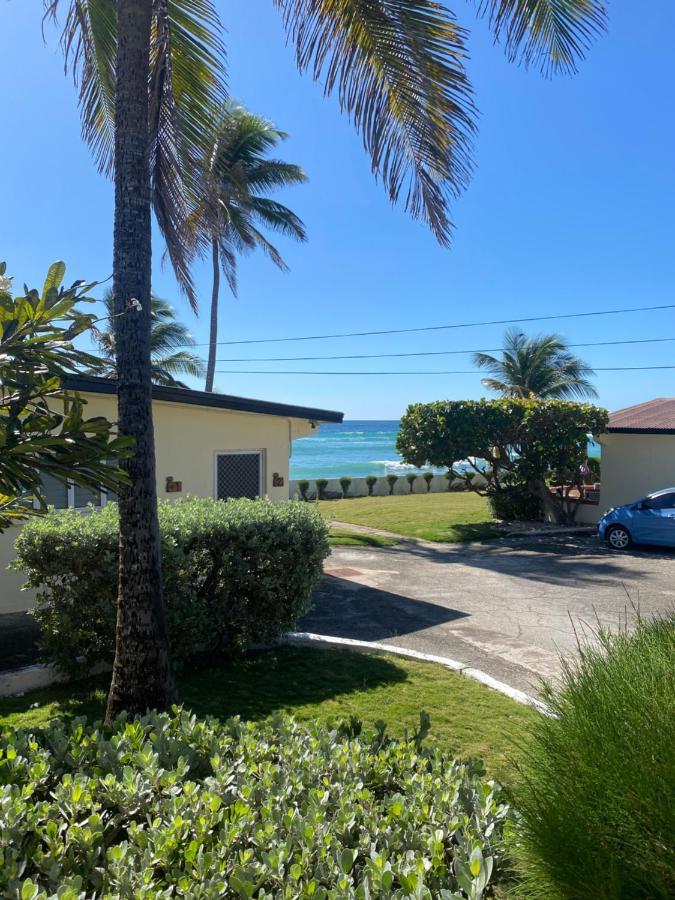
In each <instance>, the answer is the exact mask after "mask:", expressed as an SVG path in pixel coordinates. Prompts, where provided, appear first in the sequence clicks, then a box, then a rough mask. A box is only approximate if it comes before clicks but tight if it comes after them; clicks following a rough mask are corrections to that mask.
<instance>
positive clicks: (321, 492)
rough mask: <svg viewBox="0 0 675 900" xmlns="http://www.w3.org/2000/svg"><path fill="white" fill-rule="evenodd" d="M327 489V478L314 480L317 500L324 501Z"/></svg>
mask: <svg viewBox="0 0 675 900" xmlns="http://www.w3.org/2000/svg"><path fill="white" fill-rule="evenodd" d="M327 487H328V479H327V478H317V479H316V492H317V495H318V497H319V500H323V499H324V497H325V494H326V488H327Z"/></svg>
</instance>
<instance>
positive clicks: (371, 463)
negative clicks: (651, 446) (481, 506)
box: [291, 419, 600, 478]
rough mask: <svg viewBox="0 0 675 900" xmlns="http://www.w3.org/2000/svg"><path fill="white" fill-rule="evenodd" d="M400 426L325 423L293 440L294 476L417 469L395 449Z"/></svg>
mask: <svg viewBox="0 0 675 900" xmlns="http://www.w3.org/2000/svg"><path fill="white" fill-rule="evenodd" d="M398 429H399V421H398V419H385V420H379V421H377V420H372V419H367V420H363V421H358V420H353V421H350V422H342V423H341V424H339V425H338V424H326V425H322V426H321V428H320V429H318V430H317V431H316V432H315V433H314V434H312V435H310V436H309V437H305V438H300V439H299V440H297V441H293V453H292V456H291V478H341V477H342V476H343V475H344V476H346V477H348V478H362V477H364V476H365V475H389V474H390V473H391V474H394V475H401V474H403V473H405V472H415V471H418V470H416V469H415V467H414V466H409V465H407V464H406V463H404V462H403V460H402V459H401V457H400V456H399V455H398V453H397V452H396V435H397V434H398ZM589 454H590V455H592V456H598V457H599V456H600V447H599V446H598V445H597V444H594V443H593V442H592V441H591V442H589ZM426 471H428V470H426ZM436 471H439V472H443V471H445V470H444V469H438V470H436Z"/></svg>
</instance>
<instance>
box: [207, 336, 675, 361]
mask: <svg viewBox="0 0 675 900" xmlns="http://www.w3.org/2000/svg"><path fill="white" fill-rule="evenodd" d="M667 341H675V337H668V338H638V339H631V340H627V341H591V342H587V343H583V344H567V346H568V347H618V346H620V345H624V344H662V343H666V342H667ZM506 349H507V348H506V347H491V348H489V349H487V350H424V351H419V352H417V353H353V354H349V355H347V356H249V357H246V358H238V359H237V358H232V359H217V360H216V362H219V363H235V362H246V363H249V362H318V361H319V360H335V359H394V358H401V357H411V356H457V355H462V354H464V353H466V354H468V353H501V352H503V351H504V350H506Z"/></svg>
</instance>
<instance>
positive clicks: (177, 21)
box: [44, 0, 226, 308]
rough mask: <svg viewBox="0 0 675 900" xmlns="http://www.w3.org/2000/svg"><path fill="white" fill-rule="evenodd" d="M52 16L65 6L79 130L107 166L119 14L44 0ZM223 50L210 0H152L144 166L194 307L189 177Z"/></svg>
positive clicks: (109, 6) (110, 4)
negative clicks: (146, 161) (148, 139)
mask: <svg viewBox="0 0 675 900" xmlns="http://www.w3.org/2000/svg"><path fill="white" fill-rule="evenodd" d="M44 2H45V9H46V15H48V16H51V17H52V18H54V19H55V18H56V16H57V13H58V10H59V9H60V8H61V7H63V6H66V7H67V13H66V19H65V24H64V27H63V31H62V36H61V43H62V47H63V50H64V55H65V63H66V68H70V69H72V72H73V76H74V78H75V81H76V83H77V84H78V87H79V99H80V112H81V119H82V134H83V137H84V139H85V141H86V142H87V143H88V144H89V146H90V147H91V149H92V152H93V155H94V158H95V161H96V164H97V167H98V168H99V170H100V171H102V172H104V173H106V174H110V173H111V172H112V161H113V148H114V121H115V65H116V53H117V15H116V3H115V0H44ZM224 55H225V49H224V45H223V41H222V27H221V25H220V20H219V18H218V15H217V13H216V10H215V6H214V3H213V2H212V0H153V20H152V37H151V72H150V83H149V85H148V90H149V93H150V105H151V114H150V128H151V147H150V166H151V177H152V189H153V208H154V211H155V215H156V217H157V222H158V224H159V227H160V230H161V232H162V235H163V237H164V240H165V242H166V247H167V253H168V256H169V258H170V260H171V263H172V266H173V269H174V272H175V274H176V278H177V280H178V283H179V284H180V286H181V288H182V289H183V291H184V292H185V293H186V295H187V296H188V299H189V300H190V303H191V304H192V306H193V308H195V307H196V297H195V293H194V288H193V285H192V280H191V277H190V262H191V255H192V252H193V249H194V248H193V244H192V243H191V240H190V230H189V228H188V224H187V219H188V216H189V214H190V211H191V209H192V207H193V205H194V203H195V202H196V201H195V196H194V183H193V177H194V173H195V171H196V168H197V161H198V160H199V159H201V158H202V157H203V155H204V153H205V152H207V150H208V147H207V143H206V142H207V141H208V134H209V123H210V122H211V121H212V118H213V115H214V110H216V109H219V108H220V107H221V106H222V104H223V103H224V100H225V93H226V90H225V73H224V64H223V59H224Z"/></svg>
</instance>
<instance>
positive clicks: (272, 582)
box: [16, 498, 329, 672]
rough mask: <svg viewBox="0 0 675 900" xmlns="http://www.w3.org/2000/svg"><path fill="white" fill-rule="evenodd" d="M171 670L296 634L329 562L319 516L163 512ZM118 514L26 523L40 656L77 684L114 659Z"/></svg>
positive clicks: (181, 506)
mask: <svg viewBox="0 0 675 900" xmlns="http://www.w3.org/2000/svg"><path fill="white" fill-rule="evenodd" d="M159 523H160V532H161V542H162V572H163V578H164V596H165V598H166V604H167V616H168V623H169V636H170V640H171V648H172V653H173V656H174V659H176V660H177V661H182V660H185V659H187V658H189V657H190V656H191V655H193V654H194V653H195V651H196V650H200V651H204V652H207V653H214V654H219V655H222V654H232V653H235V652H239V651H241V650H242V649H244V648H246V647H248V646H250V645H251V644H255V643H260V642H264V641H269V640H272V639H274V638H277V637H279V636H280V635H281V634H283V633H284V632H286V631H288V630H289V629H291V628H293V627H294V625H295V623H296V622H297V620H298V618H300V616H302V615H303V614H304V613H305V612H307V610H308V609H309V606H310V602H311V595H312V591H313V589H314V587H315V586H316V585H317V583H318V581H319V578H320V577H321V571H322V566H323V560H324V559H325V558H326V556H328V553H329V546H328V538H327V529H326V526H325V524H324V522H323V520H322V518H321V515H320V513H319V511H318V510H317V509H316V508H315V507H314V506H312V505H311V504H306V503H302V502H300V501H291V502H289V503H271V502H270V501H269V500H228V501H227V503H223V502H222V501H220V500H211V499H196V498H188V499H185V500H179V501H177V502H169V501H164V502H163V503H160V505H159ZM117 534H118V515H117V506H116V505H115V504H108V505H107V506H105V507H103V509H98V510H91V512H90V513H81V512H78V511H76V510H59V511H52V512H50V513H49V515H47V516H45V517H44V518H42V519H35V520H33V521H31V522H29V523H28V524H27V525H26V526H24V528H23V529H22V531H21V534H20V535H19V537H18V539H17V542H16V548H17V564H16V565H17V567H18V568H20V569H23V570H24V571H25V572H26V574H27V582H28V584H29V585H30V586H31V587H33V588H36V589H37V601H36V607H35V610H34V611H33V614H34V616H35V618H36V619H37V621H38V622H39V623H40V626H41V628H42V650H43V653H44V656H45V657H46V658H47V659H49V660H51V661H53V662H55V663H57V665H58V666H59V667H60V668H62V669H64V670H66V671H69V672H80V671H81V670H82V667H89V666H91V665H92V664H94V663H96V662H99V661H104V662H111V661H112V659H113V654H114V639H115V603H116V592H117V578H116V571H117V558H118V553H117Z"/></svg>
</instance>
